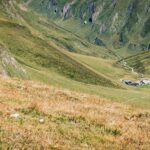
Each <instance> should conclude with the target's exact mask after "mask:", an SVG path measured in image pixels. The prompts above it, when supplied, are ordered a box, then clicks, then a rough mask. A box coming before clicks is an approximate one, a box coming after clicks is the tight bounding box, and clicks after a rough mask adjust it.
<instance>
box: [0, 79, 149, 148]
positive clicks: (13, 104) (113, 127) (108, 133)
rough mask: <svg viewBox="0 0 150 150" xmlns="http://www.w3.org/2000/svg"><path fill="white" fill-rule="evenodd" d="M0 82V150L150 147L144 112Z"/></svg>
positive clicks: (96, 99) (25, 84)
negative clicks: (17, 115)
mask: <svg viewBox="0 0 150 150" xmlns="http://www.w3.org/2000/svg"><path fill="white" fill-rule="evenodd" d="M0 83H1V84H0V120H1V121H0V149H29V148H30V149H61V150H62V149H64V150H66V149H78V148H79V149H93V148H96V149H99V147H101V148H102V149H111V148H113V149H118V150H120V149H136V148H137V147H138V148H140V149H148V148H149V146H150V141H149V140H150V139H149V134H150V133H149V131H150V128H149V121H150V120H149V116H150V112H149V111H148V110H146V109H140V108H134V107H131V106H127V105H122V104H119V103H113V102H110V101H108V100H106V99H102V98H99V97H95V96H89V95H85V94H78V93H75V92H71V91H68V90H62V89H57V88H54V87H51V86H50V87H49V86H46V85H43V84H39V83H35V82H31V81H22V80H17V79H9V78H4V77H1V76H0ZM14 93H15V94H14ZM13 114H19V117H18V118H15V117H13ZM41 119H43V120H44V122H41V123H40V120H41ZM143 122H144V125H143ZM139 127H140V128H139Z"/></svg>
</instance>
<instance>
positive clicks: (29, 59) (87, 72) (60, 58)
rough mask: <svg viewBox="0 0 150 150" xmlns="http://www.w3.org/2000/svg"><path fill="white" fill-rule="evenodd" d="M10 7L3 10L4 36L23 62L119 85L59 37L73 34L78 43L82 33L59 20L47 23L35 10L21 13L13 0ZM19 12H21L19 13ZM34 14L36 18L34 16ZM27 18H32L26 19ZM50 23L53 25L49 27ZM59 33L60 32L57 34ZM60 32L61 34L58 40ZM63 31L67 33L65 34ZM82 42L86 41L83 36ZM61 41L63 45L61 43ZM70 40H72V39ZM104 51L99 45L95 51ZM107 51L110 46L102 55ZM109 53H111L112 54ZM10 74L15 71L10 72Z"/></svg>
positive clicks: (75, 77)
mask: <svg viewBox="0 0 150 150" xmlns="http://www.w3.org/2000/svg"><path fill="white" fill-rule="evenodd" d="M8 6H9V5H8ZM9 7H10V8H9ZM9 7H8V8H9V11H11V12H7V11H6V10H5V9H4V10H3V11H4V12H3V11H1V13H2V15H1V19H0V32H1V34H0V39H1V41H2V42H3V43H4V44H5V46H6V47H7V48H8V49H9V51H10V52H11V54H12V55H13V57H15V58H16V60H17V61H18V62H19V63H20V64H23V65H25V66H30V67H31V68H45V69H47V70H51V71H54V72H57V73H59V74H62V75H64V76H66V77H68V78H71V79H73V80H76V81H79V82H84V83H87V84H96V85H104V86H109V87H119V86H117V84H115V83H113V82H112V81H111V80H109V79H107V77H105V76H101V75H100V74H97V73H96V72H95V71H92V70H91V69H90V68H88V67H86V66H84V65H83V64H81V63H79V62H78V61H76V60H75V59H73V58H71V57H70V56H69V55H67V54H66V53H65V51H64V49H65V46H64V45H65V44H64V43H63V42H64V41H62V43H63V44H62V45H61V41H59V38H61V39H63V38H64V39H65V36H66V35H68V38H69V37H72V38H73V41H74V39H75V40H76V41H77V44H78V43H79V40H80V39H79V38H78V37H76V36H73V35H72V34H71V33H69V32H67V31H65V30H61V29H59V27H57V26H55V24H52V23H51V24H50V23H47V24H46V23H45V22H44V21H40V23H39V16H38V17H37V16H36V15H35V16H34V15H32V14H31V13H29V14H28V13H22V15H19V14H20V12H19V11H20V10H19V8H17V7H16V5H14V4H13V3H12V4H11V5H10V6H9ZM15 7H16V8H15ZM11 9H12V10H11ZM5 11H6V12H7V13H8V14H7V15H6V17H5V16H3V13H4V14H6V13H5ZM10 13H11V15H12V16H13V18H12V20H10V19H9V15H10ZM15 14H17V15H16V16H15ZM29 15H30V17H29ZM14 16H15V17H14ZM32 17H33V18H34V17H35V18H34V19H33V20H32ZM27 18H28V20H26V19H27ZM33 21H34V22H33ZM37 24H39V26H36V25H37ZM48 26H49V29H47V28H48ZM54 26H55V28H57V29H58V32H56V31H55V32H56V33H53V32H54V30H53V28H54ZM39 28H40V29H39ZM51 32H52V33H51ZM46 33H47V34H46ZM56 34H57V36H56V37H55V35H56ZM59 35H60V37H59V38H58V41H57V42H56V39H57V37H58V36H59ZM62 35H65V36H64V37H62ZM52 36H53V37H52ZM12 39H13V40H12ZM51 39H52V41H51ZM80 42H82V40H81V41H80ZM58 43H59V44H60V45H58ZM68 43H69V42H68ZM86 43H87V42H84V41H83V44H84V47H86V49H88V51H89V52H90V50H89V49H91V48H93V49H94V48H95V46H93V47H92V45H91V44H89V45H88V44H87V45H86ZM70 44H72V43H71V42H70ZM72 45H73V44H72ZM84 47H83V49H82V50H83V52H84V49H85V48H84ZM75 48H76V47H75ZM103 50H105V49H103ZM101 51H102V50H100V49H99V48H98V47H96V50H93V52H91V53H99V54H100V53H101ZM107 52H108V50H106V52H102V57H104V56H107ZM105 54H106V55H105ZM109 55H110V54H109V53H108V57H109ZM112 56H113V53H112ZM113 57H115V56H113ZM10 71H11V70H10ZM9 74H12V73H11V72H9ZM31 79H32V78H31Z"/></svg>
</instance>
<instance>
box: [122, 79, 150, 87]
mask: <svg viewBox="0 0 150 150" xmlns="http://www.w3.org/2000/svg"><path fill="white" fill-rule="evenodd" d="M122 83H124V84H126V85H130V86H143V85H150V79H141V80H137V81H133V80H122Z"/></svg>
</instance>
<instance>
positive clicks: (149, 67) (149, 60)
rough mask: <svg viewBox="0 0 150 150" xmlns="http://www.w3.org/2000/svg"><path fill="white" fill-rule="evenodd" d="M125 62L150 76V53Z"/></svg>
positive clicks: (130, 58)
mask: <svg viewBox="0 0 150 150" xmlns="http://www.w3.org/2000/svg"><path fill="white" fill-rule="evenodd" d="M125 61H126V62H127V63H128V65H130V66H131V67H133V68H134V69H135V70H136V71H137V72H139V73H141V74H146V75H147V76H149V75H150V51H148V52H143V53H140V54H138V55H134V56H132V57H128V58H126V59H125Z"/></svg>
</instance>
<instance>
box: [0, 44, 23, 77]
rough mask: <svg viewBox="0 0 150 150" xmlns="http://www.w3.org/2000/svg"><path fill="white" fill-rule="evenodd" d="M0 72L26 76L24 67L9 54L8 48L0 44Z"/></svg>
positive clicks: (8, 74) (5, 74)
mask: <svg viewBox="0 0 150 150" xmlns="http://www.w3.org/2000/svg"><path fill="white" fill-rule="evenodd" d="M0 74H2V75H4V76H18V77H22V78H24V77H26V71H25V69H24V68H23V67H22V66H21V65H20V64H19V63H18V62H17V61H16V60H15V58H14V57H12V56H11V54H10V53H9V51H8V49H7V48H5V47H4V46H3V45H1V44H0Z"/></svg>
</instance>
